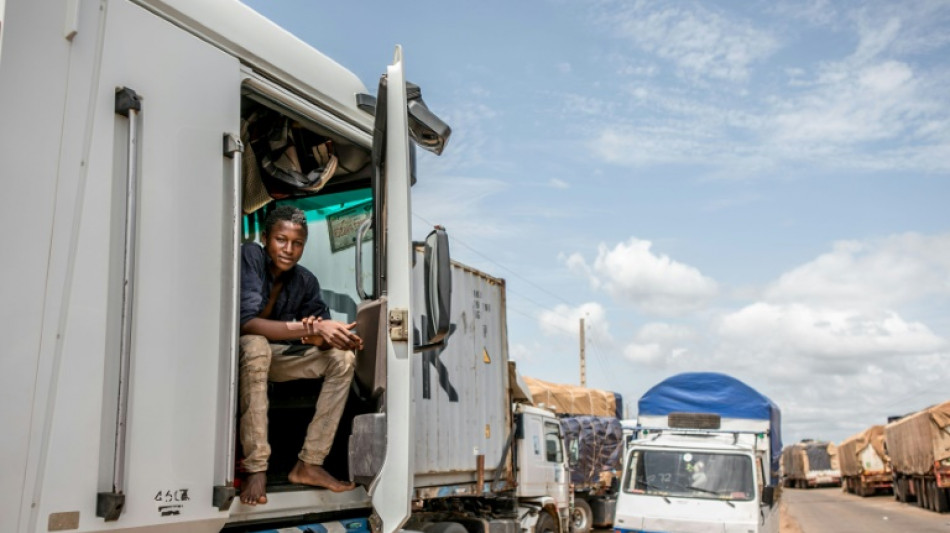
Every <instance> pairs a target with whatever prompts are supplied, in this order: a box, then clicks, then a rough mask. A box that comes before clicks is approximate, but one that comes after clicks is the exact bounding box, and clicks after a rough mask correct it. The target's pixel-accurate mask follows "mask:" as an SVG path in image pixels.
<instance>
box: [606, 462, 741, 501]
mask: <svg viewBox="0 0 950 533" xmlns="http://www.w3.org/2000/svg"><path fill="white" fill-rule="evenodd" d="M753 487H754V484H753V479H752V460H751V459H750V458H749V457H747V456H745V455H735V454H725V453H702V452H695V451H674V450H635V451H634V452H633V453H631V454H630V459H629V461H628V464H627V469H626V473H625V475H624V491H625V492H628V493H633V494H649V495H654V496H675V497H678V498H702V499H716V500H742V501H747V500H751V499H752V498H753V496H754V495H755V494H754V492H755V491H754V489H753Z"/></svg>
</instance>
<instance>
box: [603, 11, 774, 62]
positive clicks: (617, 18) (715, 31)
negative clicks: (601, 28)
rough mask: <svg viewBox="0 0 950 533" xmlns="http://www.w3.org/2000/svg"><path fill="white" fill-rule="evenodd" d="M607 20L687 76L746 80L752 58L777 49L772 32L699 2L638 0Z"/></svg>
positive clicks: (635, 42)
mask: <svg viewBox="0 0 950 533" xmlns="http://www.w3.org/2000/svg"><path fill="white" fill-rule="evenodd" d="M605 22H607V23H609V24H614V25H615V27H616V28H617V29H618V31H619V32H620V33H621V35H623V36H624V37H626V38H627V39H629V40H631V41H632V42H633V43H634V44H635V45H636V46H637V47H638V48H640V49H642V50H644V51H646V52H649V53H652V54H655V55H656V56H657V57H659V58H661V59H664V60H667V61H670V62H672V63H673V64H674V65H676V68H677V70H678V72H679V73H681V74H683V75H685V76H688V77H701V78H712V79H718V80H728V81H743V80H745V79H746V78H748V76H749V69H750V66H751V65H752V64H753V63H755V62H757V61H761V60H763V59H765V58H767V57H768V56H769V55H770V54H772V52H773V51H774V50H775V49H776V48H777V42H776V40H775V38H773V37H772V36H771V35H769V34H768V33H767V32H764V31H762V30H759V29H758V28H756V27H755V26H754V25H752V24H751V23H749V22H747V21H745V20H741V19H737V18H734V17H732V18H730V17H727V16H726V15H724V14H722V13H719V12H716V11H712V10H710V9H707V8H706V7H704V6H702V5H699V4H693V5H680V6H670V5H668V4H654V3H650V2H636V3H634V4H633V5H631V6H630V7H629V8H628V9H626V10H623V11H621V12H620V13H613V14H612V15H611V16H610V17H609V18H607V19H606V20H605Z"/></svg>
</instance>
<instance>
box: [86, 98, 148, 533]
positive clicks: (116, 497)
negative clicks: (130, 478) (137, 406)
mask: <svg viewBox="0 0 950 533" xmlns="http://www.w3.org/2000/svg"><path fill="white" fill-rule="evenodd" d="M141 110H142V100H141V98H139V95H138V94H136V93H135V91H133V90H132V89H129V88H128V87H121V88H118V89H116V92H115V112H116V114H117V115H122V116H123V117H127V118H128V119H129V142H128V159H127V163H128V164H127V167H126V180H125V250H124V252H123V261H122V326H121V330H120V335H121V336H120V338H119V393H118V401H117V402H116V404H117V405H116V422H115V455H114V456H113V463H112V492H100V493H98V494H97V495H96V516H98V517H100V518H103V519H105V521H106V522H112V521H115V520H118V519H119V515H121V514H122V508H123V507H124V506H125V448H126V433H127V430H128V416H129V413H128V409H129V367H130V365H131V362H132V309H133V305H132V302H133V299H134V297H135V291H134V289H135V245H136V237H137V233H138V232H137V224H136V221H137V220H138V205H137V203H136V201H137V198H138V157H137V156H138V142H139V139H138V115H139V112H140V111H141Z"/></svg>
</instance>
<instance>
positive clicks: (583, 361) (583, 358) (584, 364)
mask: <svg viewBox="0 0 950 533" xmlns="http://www.w3.org/2000/svg"><path fill="white" fill-rule="evenodd" d="M585 344H586V343H585V342H584V319H583V318H582V319H581V387H586V386H587V356H586V355H585V354H584V345H585Z"/></svg>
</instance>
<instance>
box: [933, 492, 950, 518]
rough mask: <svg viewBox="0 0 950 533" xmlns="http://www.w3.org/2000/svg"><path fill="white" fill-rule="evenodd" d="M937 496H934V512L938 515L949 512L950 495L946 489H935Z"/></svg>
mask: <svg viewBox="0 0 950 533" xmlns="http://www.w3.org/2000/svg"><path fill="white" fill-rule="evenodd" d="M935 489H936V492H937V494H936V495H935V496H934V511H937V512H938V513H946V512H950V497H948V496H950V494H947V492H948V491H947V489H941V488H940V487H935Z"/></svg>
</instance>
